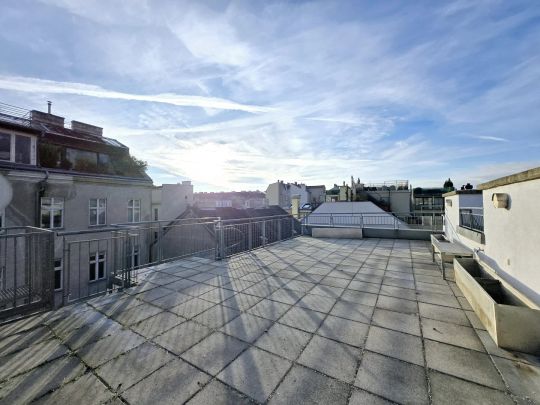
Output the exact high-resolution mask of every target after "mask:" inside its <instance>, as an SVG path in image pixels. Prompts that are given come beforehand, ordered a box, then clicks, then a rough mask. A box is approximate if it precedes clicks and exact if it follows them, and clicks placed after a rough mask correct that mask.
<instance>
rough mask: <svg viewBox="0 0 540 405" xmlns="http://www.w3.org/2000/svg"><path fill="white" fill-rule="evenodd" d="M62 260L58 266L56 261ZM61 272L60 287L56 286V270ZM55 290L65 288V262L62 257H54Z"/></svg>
mask: <svg viewBox="0 0 540 405" xmlns="http://www.w3.org/2000/svg"><path fill="white" fill-rule="evenodd" d="M57 261H60V264H59V265H58V266H57V265H56V262H57ZM57 271H59V272H60V287H58V288H56V272H57ZM54 282H55V285H54V291H62V290H63V289H64V263H63V260H62V258H58V259H54Z"/></svg>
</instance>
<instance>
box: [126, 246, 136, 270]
mask: <svg viewBox="0 0 540 405" xmlns="http://www.w3.org/2000/svg"><path fill="white" fill-rule="evenodd" d="M127 265H128V268H136V267H138V266H139V247H138V246H132V247H131V252H130V253H129V254H128V256H127Z"/></svg>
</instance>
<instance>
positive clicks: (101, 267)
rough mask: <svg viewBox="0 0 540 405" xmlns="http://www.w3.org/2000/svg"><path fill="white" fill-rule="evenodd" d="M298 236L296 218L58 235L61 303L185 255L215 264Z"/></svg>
mask: <svg viewBox="0 0 540 405" xmlns="http://www.w3.org/2000/svg"><path fill="white" fill-rule="evenodd" d="M300 232H301V226H300V223H299V222H298V221H297V220H296V219H295V218H293V217H291V216H290V215H282V216H272V217H263V218H244V219H236V220H221V219H220V218H216V217H209V218H192V219H176V220H173V221H150V222H142V223H129V224H115V225H111V226H110V227H108V228H106V229H101V230H89V231H81V232H63V233H59V234H58V235H59V237H60V238H61V239H60V241H59V242H60V244H61V245H62V252H63V253H62V257H63V259H62V262H63V272H64V277H63V281H62V292H61V298H62V299H61V301H62V302H61V304H67V303H71V302H74V301H77V300H81V299H86V298H89V297H92V296H94V295H99V294H103V293H105V292H110V291H114V290H118V289H121V288H125V287H128V286H131V285H134V284H136V283H137V282H138V281H139V279H140V278H141V277H144V275H145V273H147V271H146V270H145V268H147V267H149V266H153V265H159V264H162V263H166V262H170V261H173V260H177V259H180V258H184V257H188V256H197V257H199V258H201V260H216V259H218V260H219V259H222V258H226V257H228V256H231V255H234V254H237V253H241V252H244V251H247V250H251V249H255V248H258V247H261V246H265V245H267V244H270V243H273V242H277V241H280V240H284V239H288V238H292V237H295V236H297V235H299V234H300Z"/></svg>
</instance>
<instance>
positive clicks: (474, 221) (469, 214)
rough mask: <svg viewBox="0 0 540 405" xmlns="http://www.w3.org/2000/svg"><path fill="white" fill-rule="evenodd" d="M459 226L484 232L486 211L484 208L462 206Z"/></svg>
mask: <svg viewBox="0 0 540 405" xmlns="http://www.w3.org/2000/svg"><path fill="white" fill-rule="evenodd" d="M459 226H461V227H463V228H466V229H470V230H472V231H477V232H484V213H483V210H482V208H477V207H473V208H460V209H459Z"/></svg>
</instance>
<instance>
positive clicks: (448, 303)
mask: <svg viewBox="0 0 540 405" xmlns="http://www.w3.org/2000/svg"><path fill="white" fill-rule="evenodd" d="M416 299H417V300H418V301H419V302H425V303H427V304H435V305H443V306H445V307H452V308H458V309H461V306H460V305H459V302H458V301H457V300H456V298H455V297H454V296H452V295H444V294H438V293H434V292H427V291H417V294H416Z"/></svg>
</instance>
